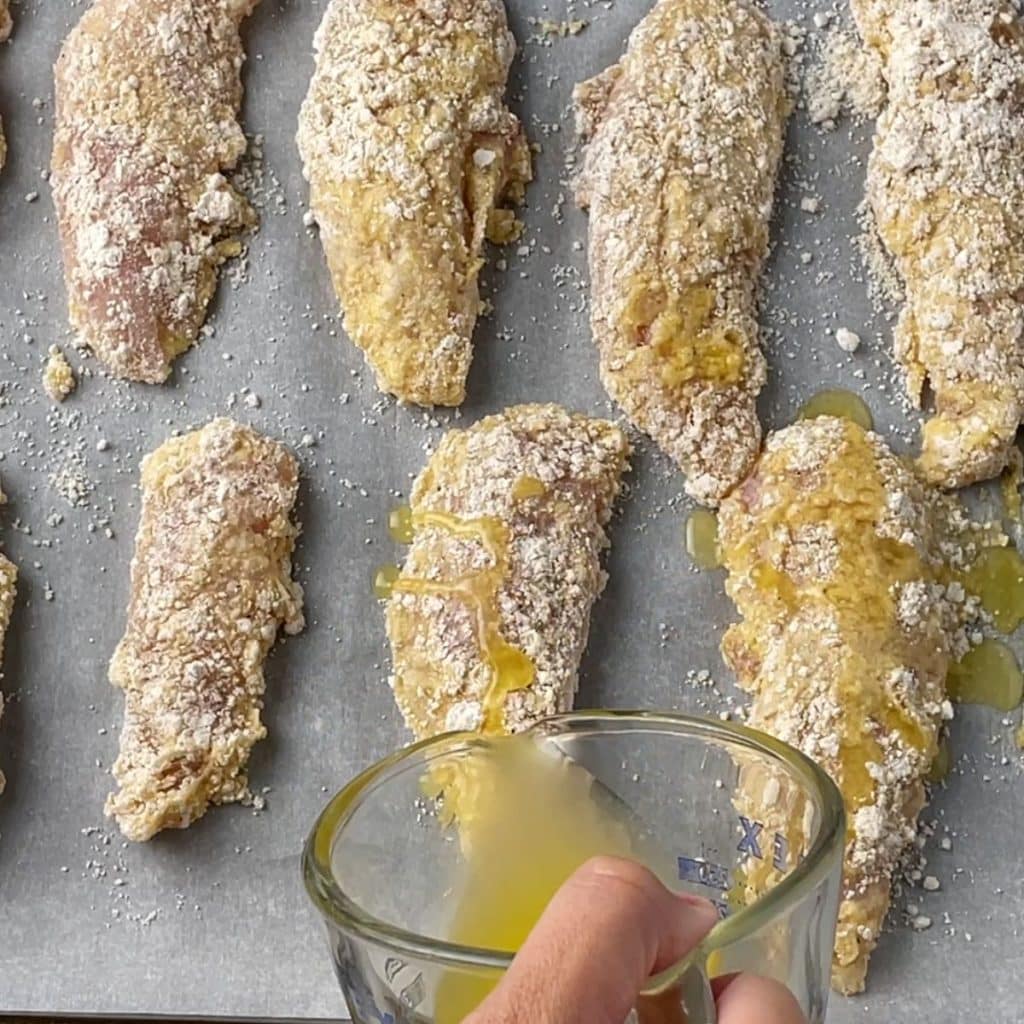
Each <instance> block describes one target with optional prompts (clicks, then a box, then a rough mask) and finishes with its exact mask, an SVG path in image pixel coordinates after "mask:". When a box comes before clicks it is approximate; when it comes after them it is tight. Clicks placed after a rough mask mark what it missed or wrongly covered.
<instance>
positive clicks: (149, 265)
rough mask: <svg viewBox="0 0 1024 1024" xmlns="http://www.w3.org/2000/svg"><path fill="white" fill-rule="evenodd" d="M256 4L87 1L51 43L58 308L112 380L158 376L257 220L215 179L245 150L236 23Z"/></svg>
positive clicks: (188, 341) (186, 340) (182, 345)
mask: <svg viewBox="0 0 1024 1024" xmlns="http://www.w3.org/2000/svg"><path fill="white" fill-rule="evenodd" d="M256 3H257V0H95V3H93V5H92V6H91V7H90V8H89V10H88V11H86V13H85V14H84V15H83V16H82V19H81V21H79V23H78V25H77V26H76V27H75V29H74V30H73V31H72V32H71V34H70V35H69V36H68V38H67V40H66V41H65V43H64V47H63V49H62V50H61V54H60V59H59V60H58V61H57V66H56V69H55V75H56V130H55V134H54V141H53V176H52V179H51V181H52V184H53V198H54V203H55V204H56V208H57V220H58V223H59V225H60V233H61V241H62V243H63V252H64V279H65V283H66V285H67V292H68V311H69V314H70V317H71V324H72V326H73V327H74V328H75V330H76V331H77V332H78V336H79V340H80V341H81V342H82V343H84V344H85V345H87V346H88V347H89V348H90V349H91V350H92V351H93V352H94V353H95V354H96V356H97V357H98V358H99V359H100V360H101V361H102V362H103V363H104V364H105V365H106V366H107V368H108V369H109V370H110V371H111V372H112V373H113V374H115V375H116V376H118V377H123V378H125V379H127V380H135V381H146V382H149V383H159V382H160V381H162V380H164V379H165V378H166V377H167V375H168V374H169V373H170V371H171V362H172V361H173V360H174V358H175V357H176V356H178V355H180V354H181V353H182V352H184V351H185V350H186V349H187V348H188V347H189V346H190V345H192V343H193V342H194V341H195V340H196V337H197V336H198V333H199V329H200V327H201V326H202V324H203V320H204V319H205V316H206V308H207V305H208V304H209V302H210V299H211V298H212V297H213V293H214V289H215V287H216V283H217V268H218V267H219V266H220V264H221V263H223V262H224V260H226V259H227V258H228V257H229V256H234V255H237V254H238V253H239V252H240V251H241V242H240V240H239V235H240V233H241V232H242V230H243V229H244V228H246V227H250V226H251V225H252V224H254V223H255V215H254V214H253V212H252V209H251V208H250V206H249V204H248V203H247V202H246V201H245V200H244V199H243V198H242V196H241V195H239V193H238V192H236V191H235V189H234V188H233V187H232V186H231V185H230V184H229V183H228V181H227V180H226V179H225V177H224V175H225V174H226V173H227V172H229V171H230V170H231V169H232V168H234V167H235V165H236V164H237V163H238V161H239V159H240V158H241V156H242V154H243V153H244V152H245V149H246V141H245V136H244V135H243V134H242V129H241V127H240V126H239V124H238V120H237V115H238V109H239V106H240V105H241V102H242V83H241V78H240V73H241V68H242V63H243V60H244V55H243V53H242V42H241V39H240V37H239V34H238V30H239V24H240V22H241V21H242V19H243V18H244V17H246V15H248V14H249V13H250V11H251V10H252V9H253V8H254V7H255V6H256Z"/></svg>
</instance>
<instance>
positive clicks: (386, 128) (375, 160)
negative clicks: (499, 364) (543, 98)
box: [298, 0, 530, 406]
mask: <svg viewBox="0 0 1024 1024" xmlns="http://www.w3.org/2000/svg"><path fill="white" fill-rule="evenodd" d="M315 46H316V51H317V60H316V71H315V72H314V75H313V80H312V82H311V83H310V87H309V94H308V96H307V97H306V101H305V103H304V104H303V107H302V113H301V115H300V118H299V135H298V141H299V149H300V150H301V153H302V159H303V164H304V167H305V174H306V178H307V179H308V180H309V185H310V206H311V208H312V211H313V214H314V215H315V217H316V220H317V223H318V224H319V226H320V237H321V241H322V242H323V247H324V251H325V253H326V255H327V263H328V266H329V267H330V271H331V277H332V278H333V281H334V289H335V291H336V292H337V295H338V299H339V300H340V302H341V306H342V312H343V314H344V323H345V330H346V331H347V332H348V335H349V337H350V338H351V339H352V341H354V342H355V344H356V345H358V346H359V348H361V349H362V350H363V352H364V353H365V355H366V359H367V361H368V362H369V364H370V366H371V367H372V368H373V370H374V372H375V373H376V375H377V383H378V386H379V387H380V389H381V390H382V391H386V392H390V393H391V394H393V395H396V396H397V397H398V398H399V399H402V400H403V401H406V402H415V403H417V404H419V405H428V406H429V405H459V404H460V403H461V402H462V400H463V398H464V397H465V391H466V375H467V373H468V372H469V364H470V359H471V357H472V334H473V325H474V324H475V322H476V318H477V314H478V312H479V309H480V298H479V294H478V289H477V275H478V274H479V271H480V268H481V266H482V265H483V256H482V249H483V243H484V238H485V237H487V238H489V239H490V240H491V241H496V242H502V241H508V240H510V239H511V238H512V237H514V235H515V234H516V232H517V230H518V225H517V223H516V221H515V218H514V217H513V215H512V213H511V211H509V210H506V209H501V208H499V205H500V204H501V203H502V202H504V201H506V200H518V199H521V198H522V195H523V188H524V185H525V183H526V182H527V181H528V180H529V178H530V153H529V149H528V147H527V144H526V139H525V137H524V135H523V132H522V128H521V126H520V124H519V121H518V119H517V118H516V117H515V116H514V115H513V114H511V113H510V112H509V110H508V109H507V108H506V107H505V104H504V100H503V98H502V97H503V94H504V91H505V82H506V78H507V77H508V70H509V65H510V64H511V61H512V56H513V54H514V52H515V41H514V39H513V38H512V34H511V32H509V29H508V25H507V22H506V19H505V9H504V7H503V6H502V3H501V0H417V2H415V3H408V2H404V0H331V3H330V5H329V6H328V8H327V12H326V14H325V15H324V19H323V22H322V23H321V25H320V28H319V30H318V32H317V34H316V40H315Z"/></svg>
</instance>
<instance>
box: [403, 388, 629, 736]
mask: <svg viewBox="0 0 1024 1024" xmlns="http://www.w3.org/2000/svg"><path fill="white" fill-rule="evenodd" d="M628 457H629V444H628V442H627V440H626V438H625V435H624V434H623V432H622V431H621V430H620V429H619V428H618V427H616V426H615V425H614V424H612V423H609V422H607V421H605V420H598V419H589V418H587V417H585V416H579V415H573V414H570V413H568V412H566V411H565V410H564V409H562V408H560V407H559V406H555V405H521V406H515V407H513V408H510V409H506V410H505V412H503V413H501V414H500V415H498V416H489V417H488V418H487V419H485V420H482V421H481V422H480V423H477V424H476V425H475V426H473V427H470V428H469V429H468V430H452V431H451V432H450V433H448V434H447V436H446V437H445V438H444V440H443V441H442V442H441V444H440V446H439V447H438V449H437V451H436V452H435V453H434V455H433V456H432V457H431V459H430V461H429V463H428V464H427V466H426V468H425V469H424V470H423V472H422V473H421V474H420V475H419V477H418V478H417V480H416V483H415V486H414V487H413V491H412V498H411V506H410V508H409V509H408V510H407V511H406V523H405V527H406V529H407V531H408V537H407V539H408V540H410V541H411V544H412V546H411V548H410V550H409V554H408V557H407V558H406V560H405V565H404V567H403V569H402V571H401V573H400V574H399V575H398V578H397V579H396V580H395V581H394V582H393V584H392V587H391V595H390V598H389V600H388V603H387V610H386V618H387V633H388V638H389V640H390V641H391V650H392V654H393V668H394V676H393V678H392V688H393V689H394V693H395V699H396V701H397V702H398V706H399V708H400V709H401V712H402V714H403V716H404V718H405V721H406V724H407V725H408V726H409V728H410V729H411V730H412V732H413V733H414V734H415V735H416V737H417V738H422V737H424V736H431V735H434V734H437V733H440V732H445V731H448V730H452V729H464V730H482V731H485V732H488V733H505V732H519V731H521V730H522V729H525V728H527V727H528V726H530V725H532V724H533V723H534V722H536V721H538V720H539V719H541V718H545V717H547V716H549V715H552V714H555V713H556V712H561V711H567V710H569V709H570V708H571V707H572V702H573V698H574V697H575V694H576V687H577V672H578V669H579V662H580V657H581V656H582V654H583V649H584V647H585V646H586V641H587V633H588V631H589V627H590V611H591V607H592V606H593V604H594V602H595V601H596V600H597V598H598V596H599V595H600V594H601V591H602V590H603V589H604V585H605V579H606V577H605V573H604V571H603V570H602V568H601V562H600V556H601V553H602V551H603V550H604V548H606V547H607V546H608V538H607V536H606V534H605V526H606V525H607V523H608V520H609V517H610V516H611V512H612V506H613V504H614V502H615V498H616V496H617V495H618V493H619V488H620V485H621V478H622V474H623V473H624V472H625V470H626V468H627V459H628Z"/></svg>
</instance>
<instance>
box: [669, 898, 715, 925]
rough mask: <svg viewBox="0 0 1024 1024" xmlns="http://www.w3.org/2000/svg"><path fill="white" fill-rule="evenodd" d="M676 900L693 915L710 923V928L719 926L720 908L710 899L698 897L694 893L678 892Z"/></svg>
mask: <svg viewBox="0 0 1024 1024" xmlns="http://www.w3.org/2000/svg"><path fill="white" fill-rule="evenodd" d="M675 897H676V899H677V900H678V901H679V902H680V903H682V904H683V905H684V906H685V907H686V908H687V909H688V910H689V911H690V912H691V913H694V914H698V915H699V916H700V917H702V918H704V919H706V920H707V921H708V922H709V925H708V927H709V928H710V927H711V926H712V925H714V924H717V922H718V908H717V907H716V906H715V905H714V903H712V902H711V900H709V899H705V898H704V897H703V896H697V895H696V894H694V893H692V892H677V893H675Z"/></svg>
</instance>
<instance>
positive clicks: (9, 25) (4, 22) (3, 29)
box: [0, 0, 14, 168]
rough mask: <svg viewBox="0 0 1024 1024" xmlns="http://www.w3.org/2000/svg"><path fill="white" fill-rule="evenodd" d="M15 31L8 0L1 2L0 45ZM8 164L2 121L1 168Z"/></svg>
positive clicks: (0, 138)
mask: <svg viewBox="0 0 1024 1024" xmlns="http://www.w3.org/2000/svg"><path fill="white" fill-rule="evenodd" d="M13 29H14V22H13V20H12V19H11V9H10V7H9V6H8V3H7V0H0V43H5V42H7V40H8V39H10V38H11V32H12V30H13ZM5 163H7V137H6V136H5V135H4V126H3V122H2V121H0V168H2V167H3V165H4V164H5Z"/></svg>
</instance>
